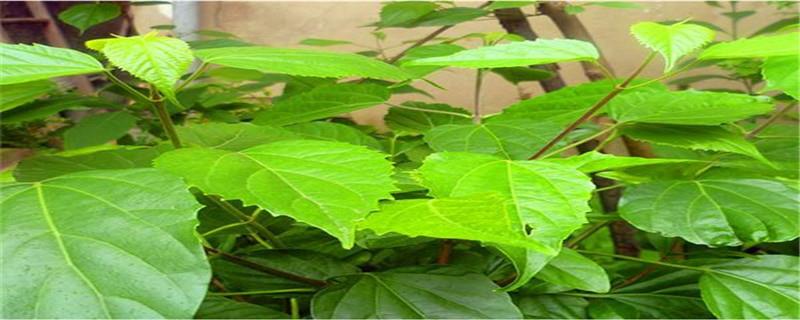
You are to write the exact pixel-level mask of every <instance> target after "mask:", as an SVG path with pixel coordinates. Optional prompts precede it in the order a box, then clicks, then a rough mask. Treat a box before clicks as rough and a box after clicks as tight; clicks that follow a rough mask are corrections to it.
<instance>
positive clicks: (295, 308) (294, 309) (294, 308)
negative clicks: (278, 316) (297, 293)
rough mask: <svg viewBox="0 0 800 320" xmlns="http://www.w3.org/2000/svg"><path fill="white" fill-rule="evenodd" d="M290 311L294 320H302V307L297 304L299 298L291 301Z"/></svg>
mask: <svg viewBox="0 0 800 320" xmlns="http://www.w3.org/2000/svg"><path fill="white" fill-rule="evenodd" d="M289 310H290V311H291V315H292V319H300V305H299V304H298V303H297V298H291V299H289Z"/></svg>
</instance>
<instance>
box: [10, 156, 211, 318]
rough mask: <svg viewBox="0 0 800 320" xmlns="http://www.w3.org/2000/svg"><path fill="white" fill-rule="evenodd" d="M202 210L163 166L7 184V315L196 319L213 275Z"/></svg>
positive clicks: (183, 186)
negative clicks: (198, 229) (198, 232)
mask: <svg viewBox="0 0 800 320" xmlns="http://www.w3.org/2000/svg"><path fill="white" fill-rule="evenodd" d="M132 195H135V196H132ZM143 199H148V201H142V200H143ZM198 208H199V205H198V204H197V202H196V201H195V200H194V197H193V196H192V195H191V193H189V192H188V191H187V190H186V186H185V185H184V184H183V183H181V181H180V180H179V179H177V178H176V177H173V176H170V175H165V174H163V173H159V172H157V171H155V170H153V169H133V170H107V171H86V172H80V173H73V174H69V175H64V176H60V177H57V178H53V179H49V180H45V181H42V182H37V183H16V184H10V185H8V184H7V185H3V187H2V197H1V198H0V209H2V210H0V212H2V218H3V219H2V221H3V223H2V224H1V225H0V237H2V243H3V251H2V252H3V253H2V268H1V269H0V270H2V277H3V279H4V280H3V286H2V289H1V290H2V292H1V293H2V297H3V299H2V305H0V306H2V309H1V310H2V317H3V318H62V317H67V318H181V319H185V318H190V317H192V316H193V315H194V313H195V310H197V307H198V306H199V305H200V302H201V301H202V300H203V297H204V296H205V294H206V290H207V285H208V280H209V278H210V276H211V274H210V270H209V267H208V263H207V262H206V257H205V254H204V253H203V250H202V247H201V246H200V241H199V240H198V239H197V237H196V236H195V232H194V228H195V226H196V225H197V220H196V218H195V212H196V211H197V209H198ZM12 213H13V214H12ZM131 235H135V237H132V236H131Z"/></svg>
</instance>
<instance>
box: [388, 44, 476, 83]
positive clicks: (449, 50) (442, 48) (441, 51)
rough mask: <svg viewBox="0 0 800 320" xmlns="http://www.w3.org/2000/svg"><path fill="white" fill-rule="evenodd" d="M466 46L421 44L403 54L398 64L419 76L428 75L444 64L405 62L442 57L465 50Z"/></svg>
mask: <svg viewBox="0 0 800 320" xmlns="http://www.w3.org/2000/svg"><path fill="white" fill-rule="evenodd" d="M463 50H464V47H462V46H458V45H454V44H446V43H441V44H432V45H427V46H419V47H416V48H412V49H410V50H408V52H406V54H405V55H403V57H402V58H400V60H397V64H398V65H400V67H401V68H403V70H405V71H407V72H408V73H410V74H413V75H414V76H415V77H417V78H422V77H424V76H425V75H428V74H430V73H432V72H434V71H437V70H439V69H442V68H444V67H442V66H405V63H407V62H409V61H414V60H417V59H423V58H431V57H442V56H448V55H451V54H453V53H456V52H459V51H463Z"/></svg>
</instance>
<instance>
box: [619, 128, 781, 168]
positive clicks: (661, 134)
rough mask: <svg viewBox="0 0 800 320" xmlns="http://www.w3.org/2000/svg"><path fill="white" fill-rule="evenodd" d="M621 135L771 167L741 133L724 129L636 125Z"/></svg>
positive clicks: (626, 129)
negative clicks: (727, 154) (743, 158)
mask: <svg viewBox="0 0 800 320" xmlns="http://www.w3.org/2000/svg"><path fill="white" fill-rule="evenodd" d="M622 134H624V135H626V136H628V137H631V138H633V139H636V140H642V141H647V142H650V143H655V144H660V145H666V146H671V147H678V148H685V149H692V150H709V151H720V152H731V153H736V154H742V155H746V156H748V157H752V158H753V159H757V160H759V161H762V162H764V163H766V164H768V165H769V160H767V159H766V158H764V156H763V155H762V154H761V153H760V152H759V151H758V149H757V148H756V146H755V145H753V144H752V143H751V142H749V141H747V140H746V139H745V138H744V136H743V135H742V134H736V133H734V132H732V131H729V130H726V129H724V128H722V127H714V126H676V125H653V124H637V125H633V126H628V127H625V128H624V129H622Z"/></svg>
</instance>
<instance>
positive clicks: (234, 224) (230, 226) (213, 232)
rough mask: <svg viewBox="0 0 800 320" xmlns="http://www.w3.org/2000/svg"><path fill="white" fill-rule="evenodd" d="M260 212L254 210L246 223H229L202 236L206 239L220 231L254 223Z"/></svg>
mask: <svg viewBox="0 0 800 320" xmlns="http://www.w3.org/2000/svg"><path fill="white" fill-rule="evenodd" d="M261 211H262V210H256V212H254V213H253V215H252V216H251V217H250V219H248V220H247V221H240V222H234V223H231V224H226V225H224V226H221V227H218V228H214V229H212V230H211V231H208V232H206V233H203V234H202V236H203V237H208V236H210V235H212V234H215V233H217V232H220V231H224V230H228V229H230V228H236V227H239V226H244V225H248V224H250V223H252V222H253V221H255V220H256V218H258V215H259V214H260V213H261ZM237 218H238V217H237Z"/></svg>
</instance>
